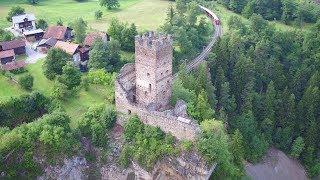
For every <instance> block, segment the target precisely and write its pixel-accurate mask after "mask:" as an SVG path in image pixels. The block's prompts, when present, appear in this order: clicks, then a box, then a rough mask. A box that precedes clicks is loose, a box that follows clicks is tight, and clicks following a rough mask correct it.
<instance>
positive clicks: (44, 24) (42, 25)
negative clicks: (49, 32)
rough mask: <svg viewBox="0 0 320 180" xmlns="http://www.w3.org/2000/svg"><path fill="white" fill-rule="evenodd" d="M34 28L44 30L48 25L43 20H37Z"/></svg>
mask: <svg viewBox="0 0 320 180" xmlns="http://www.w3.org/2000/svg"><path fill="white" fill-rule="evenodd" d="M36 26H37V28H40V29H43V30H45V29H47V28H48V23H47V21H45V20H44V19H39V20H38V21H37V23H36Z"/></svg>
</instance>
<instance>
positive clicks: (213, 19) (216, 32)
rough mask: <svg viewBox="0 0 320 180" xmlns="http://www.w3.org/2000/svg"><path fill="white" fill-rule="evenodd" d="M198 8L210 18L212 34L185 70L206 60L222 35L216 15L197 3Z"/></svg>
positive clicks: (188, 70)
mask: <svg viewBox="0 0 320 180" xmlns="http://www.w3.org/2000/svg"><path fill="white" fill-rule="evenodd" d="M199 8H200V9H201V10H202V11H203V12H205V13H206V15H207V16H208V18H210V19H211V23H212V25H213V26H214V33H213V34H212V37H211V40H210V42H209V44H208V45H207V46H206V48H204V50H203V51H202V52H201V53H200V54H199V55H198V56H197V57H196V58H194V59H193V60H192V61H190V62H189V63H187V66H186V70H187V72H190V71H192V70H193V69H195V68H196V67H198V66H199V65H200V64H201V63H202V62H204V61H205V60H206V58H207V57H208V55H209V53H210V52H211V50H212V47H213V45H214V44H215V43H216V42H217V41H218V39H219V38H220V37H221V36H222V26H221V22H220V19H219V18H218V16H217V15H216V14H215V13H213V12H212V11H211V10H210V9H208V8H205V7H203V6H200V5H199ZM177 76H178V73H176V74H175V75H174V78H176V77H177Z"/></svg>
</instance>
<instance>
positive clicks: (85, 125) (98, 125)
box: [76, 106, 116, 147]
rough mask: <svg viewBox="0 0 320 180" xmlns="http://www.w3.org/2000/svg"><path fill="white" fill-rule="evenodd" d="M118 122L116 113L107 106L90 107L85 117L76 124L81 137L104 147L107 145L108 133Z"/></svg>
mask: <svg viewBox="0 0 320 180" xmlns="http://www.w3.org/2000/svg"><path fill="white" fill-rule="evenodd" d="M115 122H116V112H115V110H114V109H113V108H111V107H107V106H94V107H90V108H89V110H88V111H87V112H86V113H85V114H84V116H83V117H82V118H81V119H79V120H78V121H77V122H76V132H77V134H78V135H79V136H86V137H89V138H90V139H91V140H92V141H93V144H94V145H96V146H99V147H103V146H105V145H106V144H107V133H108V131H109V130H111V129H112V128H113V126H114V124H115Z"/></svg>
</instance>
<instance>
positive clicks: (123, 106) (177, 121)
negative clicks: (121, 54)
mask: <svg viewBox="0 0 320 180" xmlns="http://www.w3.org/2000/svg"><path fill="white" fill-rule="evenodd" d="M133 74H135V72H134V69H133V66H132V64H131V65H130V64H129V65H126V66H124V67H123V68H122V69H121V71H120V73H119V76H118V77H117V79H116V82H115V88H116V91H115V100H116V109H117V111H118V118H117V123H118V124H120V125H122V126H123V125H124V124H125V123H126V122H127V121H128V119H129V118H130V117H131V116H132V115H138V117H139V118H140V119H141V121H142V122H143V123H144V124H148V125H151V126H157V127H160V129H161V130H163V131H164V132H165V133H171V134H172V135H173V136H175V137H176V138H177V139H179V140H191V141H194V140H196V138H197V135H198V133H199V131H200V129H199V126H198V125H197V124H196V123H194V122H193V121H192V120H190V119H185V118H183V117H176V116H173V115H170V114H166V113H165V112H158V111H149V110H147V109H146V108H143V107H138V105H137V104H135V103H133V102H132V97H131V90H132V89H134V78H133V77H134V75H133ZM131 85H132V87H131Z"/></svg>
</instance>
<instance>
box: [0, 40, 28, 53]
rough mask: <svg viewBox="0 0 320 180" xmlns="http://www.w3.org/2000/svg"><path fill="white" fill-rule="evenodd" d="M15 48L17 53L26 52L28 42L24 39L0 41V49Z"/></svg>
mask: <svg viewBox="0 0 320 180" xmlns="http://www.w3.org/2000/svg"><path fill="white" fill-rule="evenodd" d="M11 49H12V50H13V51H14V54H15V55H21V54H25V53H26V42H25V41H24V40H22V39H15V40H12V41H4V42H0V51H7V50H11Z"/></svg>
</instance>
